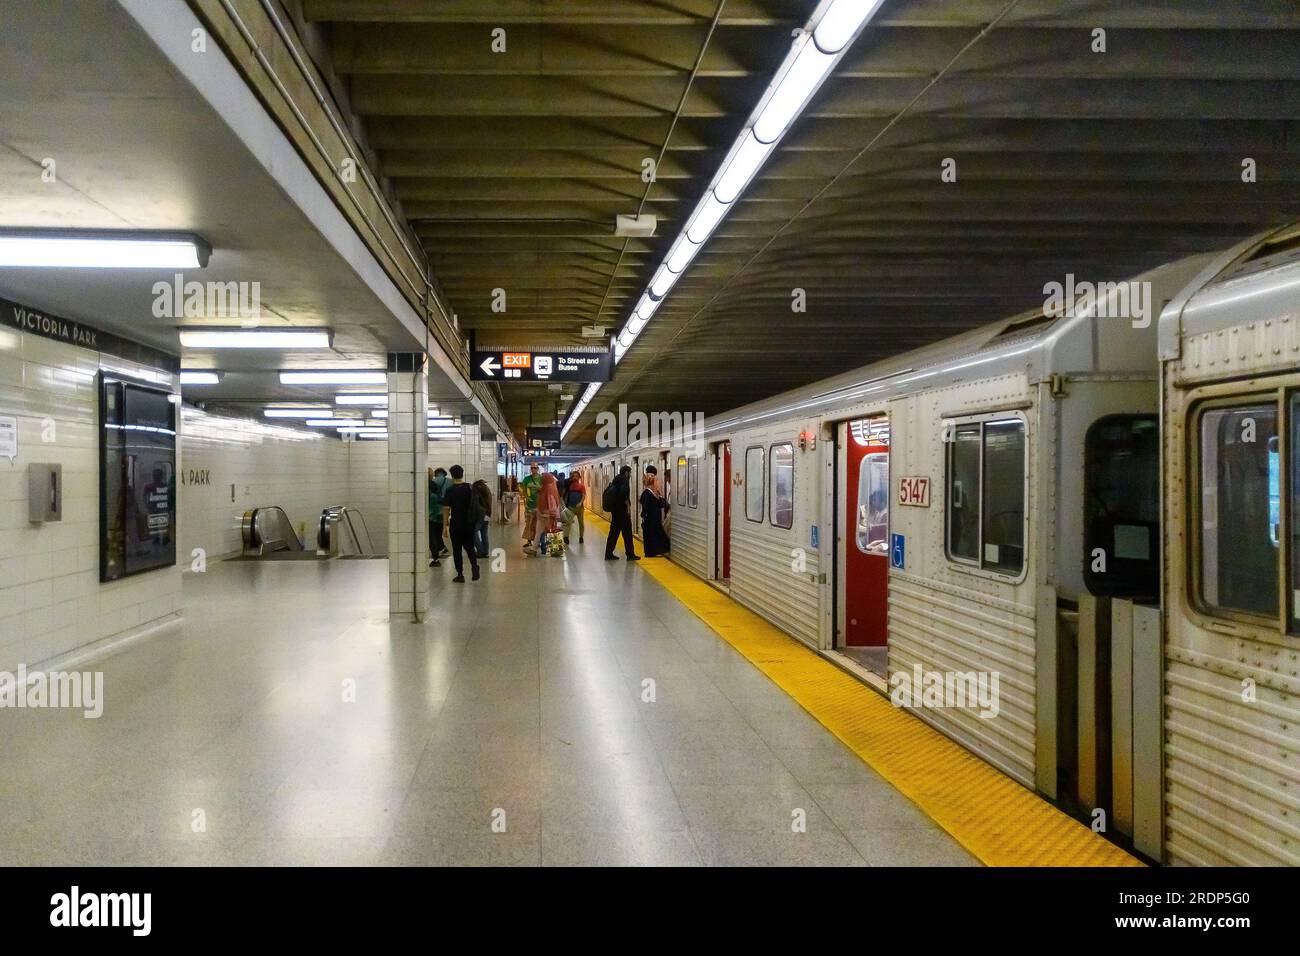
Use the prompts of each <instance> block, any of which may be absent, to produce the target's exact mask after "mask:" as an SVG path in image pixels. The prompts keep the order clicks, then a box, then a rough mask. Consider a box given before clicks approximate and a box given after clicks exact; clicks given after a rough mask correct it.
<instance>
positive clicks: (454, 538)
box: [443, 465, 482, 584]
mask: <svg viewBox="0 0 1300 956" xmlns="http://www.w3.org/2000/svg"><path fill="white" fill-rule="evenodd" d="M443 509H444V511H445V512H446V521H447V525H448V527H449V528H450V529H451V556H452V560H453V561H455V562H456V576H455V577H454V578H452V581H454V582H455V583H457V584H464V583H465V564H464V560H463V554H467V555H469V566H470V567H471V568H473V570H474V580H475V581H477V580H478V556H477V554H476V553H475V550H474V532H475V529H476V528H478V524H479V519H480V518H481V517H482V515H481V514H480V513H479V506H478V497H477V496H476V495H475V494H474V489H473V487H472V486H470V485H467V484H465V469H464V468H462V467H461V466H460V465H452V466H451V488H449V489H448V490H447V494H446V495H445V496H444V498H443Z"/></svg>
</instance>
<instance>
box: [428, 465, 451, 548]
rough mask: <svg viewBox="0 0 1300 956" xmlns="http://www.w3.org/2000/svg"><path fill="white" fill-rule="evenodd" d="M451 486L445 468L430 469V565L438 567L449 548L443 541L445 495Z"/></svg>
mask: <svg viewBox="0 0 1300 956" xmlns="http://www.w3.org/2000/svg"><path fill="white" fill-rule="evenodd" d="M450 488H451V482H450V481H448V479H447V471H446V469H445V468H434V469H431V470H430V471H429V555H430V556H431V557H432V559H433V560H431V561H430V562H429V567H431V568H436V567H439V566H440V565H439V564H438V559H439V558H440V557H442V556H443V555H444V554H446V553H447V548H446V546H445V545H443V543H442V532H443V522H442V516H443V496H444V495H446V494H447V491H448V489H450Z"/></svg>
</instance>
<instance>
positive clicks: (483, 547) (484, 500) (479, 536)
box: [474, 478, 492, 558]
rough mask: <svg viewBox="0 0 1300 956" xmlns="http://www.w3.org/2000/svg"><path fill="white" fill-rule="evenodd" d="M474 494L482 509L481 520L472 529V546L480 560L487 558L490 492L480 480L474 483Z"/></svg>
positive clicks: (490, 508) (490, 515)
mask: <svg viewBox="0 0 1300 956" xmlns="http://www.w3.org/2000/svg"><path fill="white" fill-rule="evenodd" d="M474 494H475V496H476V497H477V498H478V503H479V507H480V508H482V509H483V520H482V521H480V522H479V523H478V527H477V528H475V529H474V545H475V549H476V550H477V551H478V556H479V557H480V558H486V557H487V556H488V524H489V522H491V520H492V492H491V490H490V489H489V488H488V486H487V482H486V481H484V480H483V479H482V478H480V479H479V480H478V481H476V482H474Z"/></svg>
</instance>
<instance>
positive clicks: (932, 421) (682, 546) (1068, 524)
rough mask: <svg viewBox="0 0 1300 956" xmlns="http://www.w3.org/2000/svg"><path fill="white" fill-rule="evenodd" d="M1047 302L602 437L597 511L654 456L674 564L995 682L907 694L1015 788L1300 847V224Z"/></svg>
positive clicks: (1258, 860)
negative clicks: (725, 406)
mask: <svg viewBox="0 0 1300 956" xmlns="http://www.w3.org/2000/svg"><path fill="white" fill-rule="evenodd" d="M1045 300H1046V301H1045V303H1044V306H1043V308H1041V309H1037V310H1034V311H1031V312H1027V313H1024V314H1021V315H1018V316H1015V317H1013V318H1010V319H1005V320H1002V321H999V322H994V323H992V324H989V325H985V326H983V327H981V328H978V329H976V330H974V331H971V332H967V333H965V334H962V335H959V336H956V337H953V338H951V339H949V340H947V341H944V342H942V343H939V344H936V345H933V346H929V347H926V348H924V349H920V350H916V351H913V352H910V353H907V354H904V355H900V356H897V357H894V358H890V359H888V360H885V361H881V362H878V363H876V364H873V365H869V366H867V367H865V368H862V369H859V370H857V371H854V372H849V373H846V374H843V375H839V376H836V377H834V378H831V379H827V380H824V381H821V382H818V383H816V384H813V385H809V386H806V387H803V388H799V389H795V390H793V391H789V392H786V393H784V394H781V395H777V396H775V397H773V398H770V399H766V400H764V401H760V402H756V403H753V404H750V405H747V406H744V407H741V408H737V409H734V410H732V411H729V412H726V413H723V414H720V415H715V416H712V417H710V418H708V419H706V420H704V421H703V423H702V427H700V428H698V429H695V430H693V431H691V430H689V429H686V430H679V431H676V433H675V434H668V435H664V434H659V435H655V434H651V435H650V437H649V438H647V439H646V440H645V441H642V442H638V443H635V444H631V445H629V446H627V447H621V448H618V449H611V450H610V451H609V452H608V453H607V454H602V455H600V456H598V457H595V458H592V459H590V460H588V461H585V462H583V463H582V464H581V465H580V470H581V471H582V472H583V474H584V480H585V481H586V482H587V486H588V488H589V489H590V496H589V507H592V508H598V506H599V503H600V500H601V492H602V490H603V488H604V486H605V485H606V484H607V483H608V482H609V481H610V480H611V479H612V478H613V476H614V475H615V474H616V473H617V472H618V469H619V468H620V467H621V466H622V465H624V464H628V465H630V466H632V468H633V470H634V475H635V476H640V475H641V474H642V473H643V472H644V469H645V467H646V466H647V465H649V464H655V465H656V466H657V467H658V468H659V472H660V474H661V475H663V476H665V478H666V494H667V496H668V497H669V499H670V502H671V517H670V522H671V526H670V531H671V537H672V552H671V559H672V560H673V561H675V562H677V563H678V564H679V565H681V566H682V567H684V568H686V569H688V570H689V571H691V572H692V573H694V574H696V575H698V576H699V577H701V578H703V579H706V580H708V581H709V582H711V583H712V584H713V585H714V586H715V587H717V588H719V589H721V590H723V591H725V592H727V593H728V594H729V595H730V596H731V597H732V598H733V599H735V600H736V601H738V602H740V603H741V604H743V605H745V606H746V607H748V608H749V609H751V610H753V611H754V612H756V613H757V614H759V615H761V616H762V617H764V618H766V619H767V620H768V621H770V622H771V623H773V624H774V625H776V626H777V627H779V628H781V629H782V630H784V631H785V632H787V633H788V634H790V635H791V636H793V637H794V638H796V639H798V640H800V641H802V642H803V643H805V644H807V645H808V646H809V647H810V648H812V649H813V650H815V651H817V652H818V653H821V654H823V655H825V656H826V657H827V658H829V659H830V660H832V661H834V662H836V663H837V664H838V665H839V666H841V667H843V668H844V669H845V670H848V671H850V672H852V673H854V674H856V675H857V676H858V677H859V678H860V679H861V680H863V681H864V682H865V683H867V684H869V685H871V686H873V687H875V688H877V689H878V690H879V691H880V692H881V693H884V694H891V696H892V695H893V694H894V691H895V689H896V688H898V687H899V686H900V685H903V684H906V683H907V682H908V681H911V680H914V679H915V678H916V677H917V676H924V675H930V674H932V673H938V674H940V675H945V676H947V675H959V676H969V675H971V674H975V675H981V674H983V675H996V676H997V683H996V687H997V688H998V696H999V700H998V705H997V707H996V708H993V709H991V710H990V709H988V708H985V709H982V710H981V709H979V708H977V707H975V706H943V701H942V700H940V701H939V702H938V704H937V705H935V702H933V701H930V702H923V701H922V699H921V695H920V694H918V695H917V696H916V698H915V699H914V700H909V698H908V696H906V695H905V696H901V697H900V696H894V700H895V702H896V703H900V702H901V704H900V705H901V706H907V707H908V708H909V709H910V710H911V711H912V712H913V713H914V714H915V715H916V716H917V717H918V718H920V719H921V720H924V721H926V722H927V723H929V724H931V725H932V726H934V727H935V728H936V729H938V730H939V731H941V732H942V733H944V734H946V735H948V736H949V737H950V738H952V739H953V740H955V741H957V742H958V743H959V744H961V745H962V746H964V747H966V748H967V749H969V750H970V751H972V752H974V753H975V754H977V755H979V756H980V757H982V758H983V759H984V760H986V761H988V762H989V763H991V764H993V765H994V766H996V767H998V768H1000V769H1001V770H1002V771H1003V772H1005V773H1007V774H1008V775H1010V776H1011V777H1013V778H1014V779H1016V780H1017V781H1019V782H1020V783H1022V784H1023V785H1024V786H1026V787H1029V788H1031V789H1033V790H1035V791H1037V792H1038V793H1040V794H1041V795H1043V796H1044V797H1045V798H1047V799H1049V800H1052V801H1053V802H1055V803H1056V804H1057V805H1058V806H1060V807H1061V808H1062V809H1064V810H1066V811H1067V812H1070V813H1072V814H1074V815H1075V816H1077V817H1078V818H1079V819H1081V820H1083V821H1084V822H1086V823H1087V824H1089V825H1090V826H1092V827H1093V828H1094V829H1096V830H1098V831H1099V832H1102V833H1104V834H1105V835H1106V836H1108V837H1109V838H1111V839H1113V840H1115V841H1116V842H1118V843H1120V844H1121V845H1124V846H1126V847H1128V848H1130V849H1132V850H1134V851H1135V852H1137V853H1139V854H1141V855H1143V856H1145V857H1146V858H1148V859H1150V860H1152V861H1155V862H1162V863H1167V864H1175V865H1251V864H1258V865H1287V864H1290V865H1295V864H1300V663H1298V660H1297V658H1298V655H1300V606H1298V605H1300V560H1298V559H1300V555H1297V554H1293V553H1292V552H1293V549H1296V548H1300V513H1298V512H1297V510H1296V509H1297V504H1298V503H1300V499H1297V495H1300V458H1297V457H1293V453H1292V451H1291V449H1290V444H1291V441H1292V440H1296V441H1297V442H1298V443H1300V227H1289V228H1286V229H1281V230H1277V231H1273V232H1270V233H1268V234H1265V235H1262V236H1257V237H1254V238H1252V239H1250V240H1247V241H1245V242H1243V243H1241V244H1239V245H1237V246H1235V247H1234V248H1232V249H1230V250H1228V251H1227V252H1224V253H1222V254H1218V255H1206V256H1196V257H1191V258H1188V259H1184V260H1181V261H1179V262H1175V263H1171V264H1169V265H1166V266H1163V267H1160V268H1158V269H1155V270H1152V271H1150V272H1147V273H1145V274H1143V275H1140V276H1137V277H1135V278H1134V279H1132V280H1129V281H1127V282H1107V283H1087V282H1082V283H1081V282H1076V281H1075V279H1074V277H1067V281H1066V282H1063V283H1060V284H1059V288H1051V289H1048V290H1045ZM638 490H639V489H637V488H636V487H635V486H634V495H635V493H636V492H637V491H638ZM634 511H635V509H634ZM634 520H636V519H635V518H634ZM1293 521H1294V522H1296V529H1295V530H1292V528H1291V525H1292V522H1293Z"/></svg>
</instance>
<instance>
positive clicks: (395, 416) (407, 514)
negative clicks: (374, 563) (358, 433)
mask: <svg viewBox="0 0 1300 956" xmlns="http://www.w3.org/2000/svg"><path fill="white" fill-rule="evenodd" d="M428 396H429V382H428V374H427V371H426V368H425V356H424V354H423V353H421V352H392V353H389V356H388V615H389V618H390V619H392V620H415V621H418V620H421V619H422V618H423V616H424V614H425V612H426V611H427V610H428V609H429V517H428V511H429V486H428V477H427V475H426V473H425V467H426V464H427V462H428V450H429V438H428V431H427V425H426V419H427V416H428V407H429V398H428Z"/></svg>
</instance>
